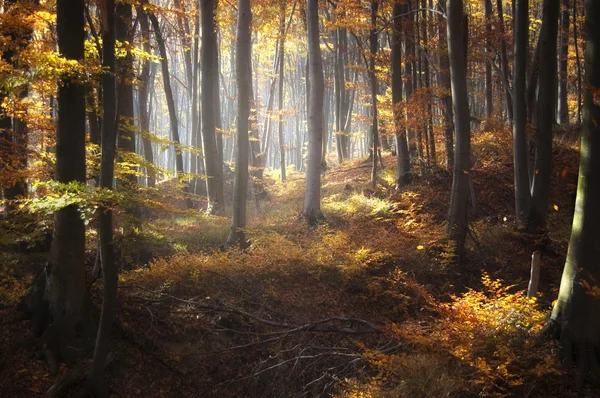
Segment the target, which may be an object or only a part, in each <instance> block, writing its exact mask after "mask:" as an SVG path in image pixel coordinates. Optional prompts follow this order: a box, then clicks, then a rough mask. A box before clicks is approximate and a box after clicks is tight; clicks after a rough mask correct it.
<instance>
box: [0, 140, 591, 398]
mask: <svg viewBox="0 0 600 398" xmlns="http://www.w3.org/2000/svg"><path fill="white" fill-rule="evenodd" d="M509 142H510V135H509V134H508V133H506V132H490V133H480V134H478V135H477V136H476V137H475V138H474V143H473V153H474V157H475V158H477V159H478V161H477V162H476V163H475V165H474V168H473V170H472V172H471V174H472V179H473V186H474V191H475V193H476V201H475V202H476V205H475V206H474V207H473V206H471V207H470V212H471V214H470V220H471V224H470V226H471V227H470V228H471V232H470V234H469V238H468V242H467V245H468V247H467V255H466V258H465V260H464V261H463V262H462V263H461V264H460V265H459V264H456V261H455V259H454V258H453V257H452V256H451V254H450V250H449V245H448V242H447V239H446V236H445V234H444V225H445V220H446V213H447V207H448V203H449V192H450V186H451V174H450V173H449V172H448V171H445V170H443V169H441V168H430V169H429V170H428V171H426V172H424V173H423V175H418V174H416V175H415V176H414V179H413V182H412V183H411V184H410V185H408V186H406V187H404V188H403V189H401V190H399V191H395V190H394V189H393V179H394V164H395V158H393V157H392V156H390V155H385V156H384V158H383V161H384V164H385V168H384V169H383V170H382V171H381V172H380V174H379V178H380V180H379V183H378V186H377V189H376V190H375V191H373V190H371V189H370V188H369V175H370V163H369V162H368V161H366V160H364V159H363V160H352V161H349V162H347V163H345V164H344V165H343V166H341V167H336V168H334V169H331V170H328V171H327V172H325V173H324V174H323V189H322V210H323V213H324V216H325V219H326V221H325V222H324V223H323V224H322V225H320V226H318V227H316V228H308V227H307V226H306V225H305V224H304V223H303V222H302V220H301V219H300V215H301V208H302V201H303V192H304V191H303V184H304V180H303V177H302V175H301V173H294V172H292V173H291V175H290V176H289V178H288V181H287V182H285V183H281V182H278V181H276V179H275V175H274V174H273V175H266V176H265V180H266V181H267V182H266V189H267V191H268V195H267V197H266V198H265V199H263V200H261V201H260V202H259V203H258V204H257V203H255V202H249V205H248V209H249V211H248V212H249V215H250V222H249V227H248V229H247V235H248V238H249V242H250V247H249V249H247V250H245V251H239V250H229V251H223V250H221V249H222V245H223V243H224V242H225V239H226V236H227V233H228V230H229V220H228V219H227V218H225V217H222V218H221V217H207V216H203V215H199V214H183V213H182V214H169V215H166V216H165V215H164V214H163V215H162V217H160V218H154V219H151V221H148V222H145V223H144V224H143V225H142V226H141V227H140V229H139V230H136V231H135V233H133V234H131V235H128V236H120V240H119V241H118V242H117V247H118V249H119V255H120V258H121V259H122V267H123V270H122V271H121V273H120V278H119V279H120V282H119V284H120V287H119V293H118V316H117V319H116V325H115V327H114V332H113V336H114V339H113V343H112V350H113V352H114V354H115V355H114V357H115V359H114V360H113V361H112V362H111V363H110V365H109V366H108V368H107V379H108V381H109V384H110V388H111V390H112V394H113V396H116V397H138V396H141V397H238V396H240V397H241V396H245V397H288V396H289V397H301V396H305V397H314V396H330V395H333V396H336V397H468V396H482V395H483V396H515V397H526V396H527V397H571V396H572V397H578V396H582V397H583V396H600V391H599V390H598V389H596V388H595V387H593V386H589V385H584V386H583V387H582V388H581V389H579V390H577V389H576V388H575V383H574V378H573V376H572V374H569V373H567V372H564V371H563V370H562V368H561V366H560V363H559V362H558V359H557V346H556V344H555V343H554V342H552V341H546V340H544V339H540V338H538V335H537V333H538V332H539V331H540V329H541V328H542V326H543V325H544V322H545V320H546V319H547V318H546V317H547V314H548V311H549V309H550V307H551V303H552V301H553V300H554V299H555V298H556V297H557V290H558V285H559V282H560V275H561V272H562V267H563V264H564V260H565V256H566V251H567V244H568V238H569V234H570V227H571V221H572V213H573V207H574V198H575V187H576V180H577V170H578V161H579V160H578V151H577V148H575V147H574V146H572V145H567V144H560V143H557V145H556V146H555V150H554V164H553V166H554V172H553V178H552V196H551V202H550V203H551V211H550V215H549V228H548V232H547V233H546V234H543V235H527V234H524V233H521V232H518V231H516V230H515V227H514V225H515V224H514V216H513V213H514V207H513V203H514V197H513V191H512V183H513V176H512V165H511V161H510V153H506V152H505V150H504V149H503V148H510V143H509ZM93 242H94V240H93V239H91V240H90V249H89V258H88V259H87V266H88V267H91V265H92V263H93V260H94V256H95V253H94V244H93ZM535 250H540V251H541V252H542V271H541V279H540V290H541V292H540V296H539V298H538V299H537V300H530V299H527V297H525V296H524V293H523V292H524V290H525V289H526V288H527V283H528V280H529V267H530V261H531V254H532V252H534V251H535ZM46 257H47V255H46V254H45V253H37V254H30V255H28V256H27V257H24V256H23V255H20V256H18V257H14V256H10V255H8V254H6V255H3V260H2V261H1V263H0V267H1V268H0V298H1V299H2V302H1V305H0V333H1V337H2V338H1V340H0V396H3V397H35V396H41V395H44V393H45V392H46V391H47V390H48V388H49V387H50V386H52V385H53V384H54V383H55V382H56V381H57V380H59V379H60V378H61V377H63V376H64V375H65V374H67V373H68V372H69V368H68V367H67V366H64V365H63V366H61V368H60V369H59V372H58V375H55V376H53V375H50V374H49V373H48V367H47V365H46V363H45V362H44V360H43V358H42V357H41V355H40V354H39V353H38V352H37V350H35V349H34V348H32V347H30V346H29V345H27V344H23V342H24V341H25V340H26V336H27V335H28V331H29V321H27V320H23V319H22V317H20V315H19V314H18V311H17V310H16V305H15V303H17V302H18V299H19V297H20V296H21V295H23V294H24V292H25V289H26V287H27V285H28V283H29V281H30V280H31V278H32V276H33V275H34V274H35V272H36V271H37V270H39V269H40V268H41V267H43V265H44V261H45V258H46ZM101 285H102V284H101V281H96V282H95V283H94V284H93V285H92V298H93V302H94V303H95V306H96V307H97V308H99V307H100V305H101V290H102V286H101ZM76 393H77V392H76V389H71V390H69V391H67V392H66V395H67V396H76Z"/></svg>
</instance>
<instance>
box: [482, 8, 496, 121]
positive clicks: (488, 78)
mask: <svg viewBox="0 0 600 398" xmlns="http://www.w3.org/2000/svg"><path fill="white" fill-rule="evenodd" d="M483 4H484V16H485V47H486V50H488V51H489V50H490V47H491V35H492V0H484V1H483ZM493 111H494V91H493V81H492V61H491V60H490V59H488V60H486V61H485V117H486V118H490V117H491V116H492V112H493Z"/></svg>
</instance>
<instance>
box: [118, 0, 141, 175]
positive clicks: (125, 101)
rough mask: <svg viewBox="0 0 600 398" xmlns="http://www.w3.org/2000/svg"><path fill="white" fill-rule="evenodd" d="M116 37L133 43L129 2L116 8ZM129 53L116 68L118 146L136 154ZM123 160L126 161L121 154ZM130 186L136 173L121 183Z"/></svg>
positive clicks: (131, 13) (131, 57)
mask: <svg viewBox="0 0 600 398" xmlns="http://www.w3.org/2000/svg"><path fill="white" fill-rule="evenodd" d="M115 14H116V15H115V39H116V40H118V41H120V42H121V43H129V45H132V43H133V12H132V9H131V5H130V4H128V3H118V4H117V5H116V8H115ZM126 51H127V54H126V56H125V57H124V58H120V59H119V60H118V62H117V63H116V66H115V69H116V73H117V76H118V82H117V84H118V88H117V93H118V96H119V101H118V110H117V114H118V115H119V131H118V132H117V142H118V148H119V150H120V151H121V152H124V153H126V152H129V153H132V154H135V133H134V131H135V126H134V120H133V86H132V85H131V82H132V81H133V56H132V54H131V49H130V48H126ZM119 160H120V161H121V162H123V161H126V159H123V157H122V156H120V159H119ZM125 181H126V184H127V185H129V186H130V187H134V186H135V185H136V184H137V177H136V175H135V174H134V173H131V174H128V175H127V178H126V179H125V180H123V181H121V183H124V182H125Z"/></svg>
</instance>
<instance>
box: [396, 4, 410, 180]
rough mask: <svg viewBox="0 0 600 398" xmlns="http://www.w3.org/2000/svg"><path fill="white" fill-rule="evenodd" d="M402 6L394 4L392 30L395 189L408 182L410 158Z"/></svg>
mask: <svg viewBox="0 0 600 398" xmlns="http://www.w3.org/2000/svg"><path fill="white" fill-rule="evenodd" d="M402 14H403V5H402V4H401V3H400V2H399V1H397V2H396V3H395V4H394V30H393V37H392V102H393V105H392V106H393V111H394V127H395V129H396V151H397V154H396V155H397V158H396V188H399V187H400V186H402V185H405V184H408V183H409V182H410V157H409V154H408V142H407V140H406V130H405V129H404V128H403V126H402V112H401V110H400V106H401V103H402V20H401V15H402Z"/></svg>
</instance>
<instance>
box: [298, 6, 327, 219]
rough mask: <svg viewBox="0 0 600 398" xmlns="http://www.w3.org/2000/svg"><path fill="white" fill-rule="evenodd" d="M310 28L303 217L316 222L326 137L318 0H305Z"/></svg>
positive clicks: (319, 205) (320, 215) (319, 211)
mask: <svg viewBox="0 0 600 398" xmlns="http://www.w3.org/2000/svg"><path fill="white" fill-rule="evenodd" d="M306 22H307V28H308V63H309V65H308V91H309V93H308V115H307V117H308V160H307V161H306V191H305V194H304V212H303V214H304V218H305V219H306V220H307V222H308V223H309V224H316V223H317V222H318V221H319V220H320V219H322V218H323V215H322V213H321V143H322V140H323V99H324V98H323V97H324V84H325V82H324V78H323V60H322V59H321V48H320V46H319V1H318V0H307V1H306Z"/></svg>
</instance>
